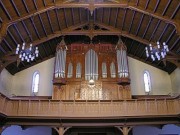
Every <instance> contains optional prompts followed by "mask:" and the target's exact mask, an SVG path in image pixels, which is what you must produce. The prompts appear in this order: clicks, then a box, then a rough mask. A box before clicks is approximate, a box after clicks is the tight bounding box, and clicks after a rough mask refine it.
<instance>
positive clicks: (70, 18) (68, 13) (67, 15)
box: [64, 8, 74, 27]
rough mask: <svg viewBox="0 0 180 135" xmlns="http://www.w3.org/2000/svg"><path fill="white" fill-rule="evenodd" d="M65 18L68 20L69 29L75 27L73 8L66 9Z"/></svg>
mask: <svg viewBox="0 0 180 135" xmlns="http://www.w3.org/2000/svg"><path fill="white" fill-rule="evenodd" d="M64 18H65V20H66V23H67V27H69V26H71V25H73V23H74V21H73V14H72V11H71V8H67V9H64Z"/></svg>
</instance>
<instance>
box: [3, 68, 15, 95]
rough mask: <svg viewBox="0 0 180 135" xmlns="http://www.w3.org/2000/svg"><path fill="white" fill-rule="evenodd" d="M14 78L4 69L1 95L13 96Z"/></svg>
mask: <svg viewBox="0 0 180 135" xmlns="http://www.w3.org/2000/svg"><path fill="white" fill-rule="evenodd" d="M12 78H13V76H12V75H11V74H10V73H9V72H8V71H7V70H6V69H3V70H2V72H1V73H0V93H2V94H4V95H6V96H10V95H11V94H12V92H11V88H12Z"/></svg>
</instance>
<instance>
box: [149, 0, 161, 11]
mask: <svg viewBox="0 0 180 135" xmlns="http://www.w3.org/2000/svg"><path fill="white" fill-rule="evenodd" d="M158 1H159V0H149V4H148V7H147V9H148V10H150V11H153V10H154V8H155V7H156V4H157V2H158Z"/></svg>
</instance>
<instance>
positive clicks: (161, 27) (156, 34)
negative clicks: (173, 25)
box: [152, 21, 166, 41]
mask: <svg viewBox="0 0 180 135" xmlns="http://www.w3.org/2000/svg"><path fill="white" fill-rule="evenodd" d="M165 25H166V23H165V22H162V21H161V22H160V23H159V25H158V27H157V30H156V31H155V32H154V36H153V37H152V39H153V40H154V41H159V39H160V36H161V34H162V33H163V31H164V27H165Z"/></svg>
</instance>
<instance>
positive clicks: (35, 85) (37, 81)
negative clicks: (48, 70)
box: [32, 71, 40, 95]
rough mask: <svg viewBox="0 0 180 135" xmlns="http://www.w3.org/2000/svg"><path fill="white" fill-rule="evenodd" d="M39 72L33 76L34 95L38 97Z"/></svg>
mask: <svg viewBox="0 0 180 135" xmlns="http://www.w3.org/2000/svg"><path fill="white" fill-rule="evenodd" d="M39 77H40V75H39V72H38V71H36V72H34V74H33V81H32V93H33V94H34V95H36V94H37V93H38V91H39Z"/></svg>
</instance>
